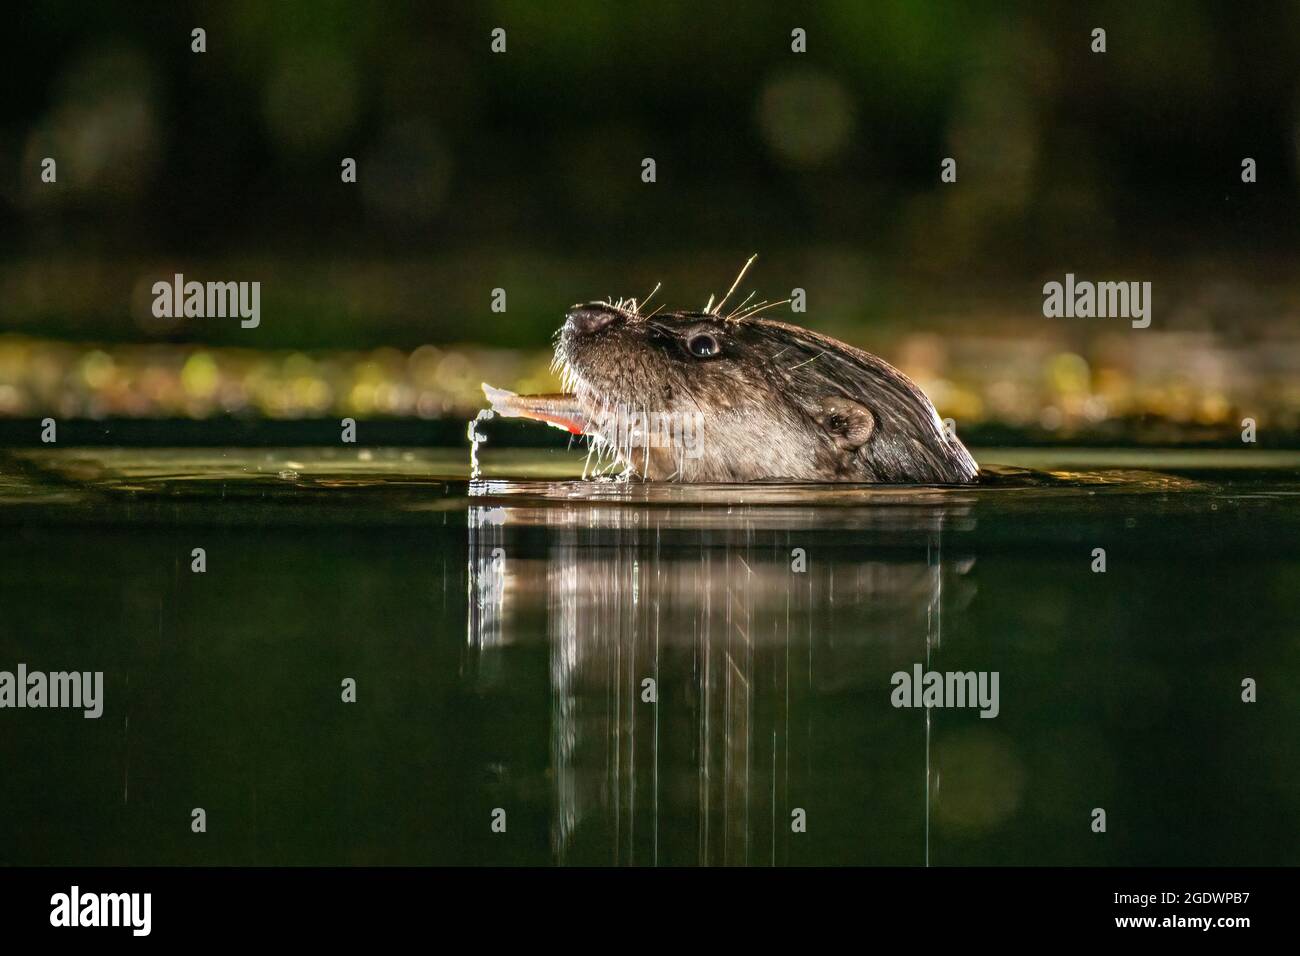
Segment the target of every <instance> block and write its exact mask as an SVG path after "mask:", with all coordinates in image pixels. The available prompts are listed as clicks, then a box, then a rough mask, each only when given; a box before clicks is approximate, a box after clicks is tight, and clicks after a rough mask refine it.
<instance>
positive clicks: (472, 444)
mask: <svg viewBox="0 0 1300 956" xmlns="http://www.w3.org/2000/svg"><path fill="white" fill-rule="evenodd" d="M495 415H496V412H494V411H493V410H492V409H490V408H485V409H483V410H482V411H480V412H479V413H478V414H477V415H475V416H474V418H473V419H472V420H471V421H470V423H469V425H468V426H467V427H466V428H465V436H466V437H467V438H468V439H469V477H470V480H471V481H473V480H474V479H475V478H478V477H479V474H480V470H481V469H480V468H479V463H478V446H479V445H481V444H483V443H484V442H486V441H487V436H486V435H484V434H482V433H480V432H479V430H478V426H479V425H480V424H481V423H483V422H485V421H487V420H488V419H489V418H492V417H493V416H495Z"/></svg>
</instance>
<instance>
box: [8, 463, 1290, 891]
mask: <svg viewBox="0 0 1300 956" xmlns="http://www.w3.org/2000/svg"><path fill="white" fill-rule="evenodd" d="M482 458H483V462H482V464H483V465H484V469H485V470H484V475H485V477H483V478H482V479H480V480H477V481H474V482H469V481H467V480H466V478H467V468H468V456H467V454H466V451H465V449H463V448H460V449H448V450H441V451H424V450H421V451H409V450H408V451H403V450H385V449H374V450H367V451H360V452H358V451H354V450H347V451H344V450H321V449H289V450H276V451H267V450H235V451H221V450H193V449H190V450H172V451H169V450H159V449H143V450H142V449H135V450H132V449H107V450H106V449H67V450H58V451H54V450H43V451H35V450H33V451H11V452H6V453H3V456H0V669H7V670H13V669H14V668H15V667H16V665H17V664H18V663H19V662H23V663H26V664H27V666H28V667H29V668H30V669H44V670H65V669H76V670H102V671H104V673H105V678H104V679H105V698H106V700H105V710H104V715H103V717H102V718H100V719H99V720H86V719H83V718H82V717H81V715H80V713H79V712H68V711H52V710H45V711H33V710H23V711H14V710H4V711H0V720H3V721H4V723H5V727H6V729H5V732H4V733H3V735H0V766H3V767H4V768H5V772H4V773H3V774H2V775H0V806H2V807H3V808H4V812H3V814H0V862H2V863H5V864H23V863H35V864H85V863H103V864H108V863H126V864H144V863H229V864H244V863H247V864H272V863H276V864H296V863H303V864H306V863H317V864H348V863H402V864H421V863H522V864H550V863H556V862H560V863H566V864H605V863H634V864H654V863H658V864H695V863H750V864H772V863H775V864H841V863H867V864H873V863H878V864H911V865H918V866H920V865H924V864H926V863H927V862H928V863H930V864H935V865H944V864H974V863H992V864H1012V863H1023V864H1069V865H1088V864H1138V865H1147V864H1152V865H1154V864H1233V863H1237V864H1245V863H1296V862H1300V849H1298V848H1300V840H1297V837H1300V751H1298V748H1297V740H1298V737H1297V733H1296V729H1297V727H1300V721H1298V720H1297V718H1298V717H1300V713H1298V710H1300V704H1298V703H1297V702H1298V701H1300V697H1298V696H1297V694H1296V691H1295V689H1296V687H1297V686H1298V685H1300V641H1298V640H1297V621H1298V620H1300V613H1298V612H1300V546H1298V545H1297V542H1298V541H1300V536H1298V535H1297V529H1298V528H1300V455H1296V454H1291V453H1281V452H1273V453H1270V452H1267V451H1255V450H1243V451H1236V452H1182V453H1152V452H1140V451H1135V452H1125V453H1108V454H1103V453H1099V452H1091V451H1087V450H1065V449H1044V450H1037V451H1034V452H1026V451H1014V450H1005V449H1004V450H984V451H982V452H980V453H979V458H980V460H981V461H984V462H991V461H992V462H1001V463H1004V464H1005V465H1006V466H1008V467H1006V468H1005V469H1003V470H1001V472H1000V473H999V475H998V476H996V477H995V479H994V480H993V481H992V482H990V483H989V484H988V485H987V486H983V487H977V488H969V489H967V488H962V489H909V488H871V487H862V486H818V487H796V486H784V485H751V486H743V487H722V488H720V487H688V486H670V487H665V486H645V485H635V484H634V485H626V484H618V483H614V482H597V483H593V482H580V481H574V480H572V475H573V474H575V473H577V472H580V469H581V464H582V456H581V455H579V454H576V453H575V454H568V455H556V454H546V453H534V452H530V453H525V452H520V451H515V452H509V451H503V450H501V449H496V448H494V447H492V446H489V447H488V448H487V449H486V450H485V453H484V454H483V455H482ZM1023 468H1033V469H1057V470H1056V471H1055V472H1054V473H1052V474H1045V473H1043V472H1041V471H1034V472H1026V471H1020V470H1017V469H1023ZM1062 469H1065V470H1062ZM195 548H203V549H204V551H205V555H206V567H207V570H206V572H204V573H201V574H199V573H194V572H193V571H192V570H191V564H192V561H193V557H192V553H193V549H195ZM1095 548H1104V549H1105V553H1106V571H1105V573H1094V571H1093V570H1092V565H1093V563H1094V560H1095V559H1094V557H1093V551H1094V549H1095ZM917 663H920V664H921V665H922V666H924V667H927V668H930V669H935V670H941V671H956V670H961V671H966V670H974V671H997V672H998V673H999V675H1000V677H999V679H1000V684H999V687H1000V694H999V712H998V715H997V716H996V717H995V718H992V719H982V718H981V717H980V716H979V713H978V711H977V710H974V709H965V710H958V709H942V710H938V709H936V710H930V711H926V710H924V709H907V708H895V707H894V706H892V705H891V702H890V696H891V691H892V687H891V676H892V675H893V674H894V673H895V672H898V671H908V672H910V671H911V669H912V667H913V665H915V664H917ZM345 678H352V679H354V680H355V681H356V687H357V700H356V702H355V703H344V702H343V701H342V700H341V694H342V691H341V682H342V681H343V680H344V679H345ZM1244 678H1253V679H1254V680H1256V681H1257V682H1258V701H1257V702H1255V703H1243V702H1242V700H1241V695H1242V680H1243V679H1244ZM647 680H651V681H653V682H654V684H653V696H654V698H655V702H653V703H652V702H648V701H647V700H645V699H644V698H645V697H646V696H649V694H650V687H649V685H647V684H646V683H645V682H646V681H647ZM196 807H201V808H203V809H204V810H205V811H206V815H207V832H206V833H204V834H201V835H200V834H195V833H192V832H191V811H192V810H193V809H194V808H196ZM498 808H500V809H502V810H504V811H505V822H506V831H505V832H504V833H494V832H493V830H492V827H491V825H492V821H493V812H494V810H496V809H498ZM1094 808H1103V809H1104V810H1105V811H1106V815H1107V817H1106V819H1107V829H1106V832H1105V833H1104V834H1098V833H1094V832H1092V829H1091V826H1090V825H1091V822H1092V813H1093V810H1094ZM798 811H802V814H799V812H798ZM799 818H802V819H803V820H804V821H805V822H806V829H805V831H804V832H794V830H793V824H794V822H795V820H796V819H799Z"/></svg>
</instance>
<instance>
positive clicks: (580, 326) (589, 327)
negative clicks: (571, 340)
mask: <svg viewBox="0 0 1300 956" xmlns="http://www.w3.org/2000/svg"><path fill="white" fill-rule="evenodd" d="M621 314H622V313H620V312H619V311H618V310H617V309H614V308H611V307H609V306H607V305H601V304H599V303H594V304H592V305H575V306H574V307H573V308H572V309H570V310H569V311H568V314H566V315H565V317H564V320H565V324H566V325H568V326H569V328H571V329H573V331H575V332H577V333H579V334H581V335H591V334H593V333H595V332H599V331H600V330H601V329H603V328H605V327H606V326H608V325H611V324H613V323H614V322H615V321H617V320H618V318H619V317H620V315H621Z"/></svg>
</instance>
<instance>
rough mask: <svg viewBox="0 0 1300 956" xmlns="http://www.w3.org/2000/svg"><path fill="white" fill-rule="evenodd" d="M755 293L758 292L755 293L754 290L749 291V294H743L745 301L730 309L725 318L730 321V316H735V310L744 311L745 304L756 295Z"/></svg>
mask: <svg viewBox="0 0 1300 956" xmlns="http://www.w3.org/2000/svg"><path fill="white" fill-rule="evenodd" d="M757 294H758V293H756V292H751V293H750V294H749V295H747V296H745V301H743V302H741V303H740V305H738V306H736V307H735V308H734V309H732V310H731V311H730V312H729V313H727V319H728V321H730V320H731V318H732V317H733V316H735V314H736V313H737V312H742V311H744V308H745V306H747V305H749V303H750V300H751V299H753V298H754V296H755V295H757ZM763 301H765V302H766V301H767V300H766V299H764V300H763Z"/></svg>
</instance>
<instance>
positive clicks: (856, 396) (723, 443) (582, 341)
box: [555, 302, 978, 483]
mask: <svg viewBox="0 0 1300 956" xmlns="http://www.w3.org/2000/svg"><path fill="white" fill-rule="evenodd" d="M555 365H556V368H557V370H558V371H559V373H560V376H561V379H562V380H563V382H564V385H565V388H566V390H567V391H568V392H569V393H570V394H571V396H572V400H573V404H574V407H575V409H576V410H577V413H578V416H577V417H579V418H580V419H581V421H582V426H581V430H582V431H583V432H584V433H586V434H588V435H590V436H591V437H592V439H593V442H594V443H595V445H596V447H597V448H598V449H599V450H603V451H606V452H608V453H609V455H610V457H611V458H612V459H615V460H617V461H618V463H619V464H620V465H622V466H623V467H625V468H627V469H629V470H630V471H632V472H633V473H635V474H638V475H640V476H642V477H644V478H648V479H655V480H668V479H673V480H681V481H753V480H760V479H789V480H801V481H874V482H926V483H957V482H968V481H972V480H974V478H975V477H976V475H977V473H978V467H977V466H976V464H975V461H974V460H973V459H972V458H971V456H970V453H969V452H968V451H967V450H966V448H965V447H964V446H963V445H962V444H961V442H960V441H958V440H957V438H956V436H952V435H949V434H947V433H946V432H945V429H944V427H943V424H942V422H941V421H940V420H939V416H938V414H937V413H936V412H935V409H934V406H933V405H932V404H931V403H930V400H929V399H928V398H926V396H925V395H924V393H922V392H921V390H920V389H919V388H917V387H916V385H914V384H913V383H912V382H911V381H910V380H909V379H908V378H907V377H906V376H905V375H903V373H902V372H899V371H898V370H897V369H895V368H893V367H892V366H890V365H888V364H887V363H885V362H884V361H882V360H881V359H879V358H877V357H875V356H874V355H871V354H869V353H867V352H864V351H862V350H860V349H856V348H853V347H852V346H849V345H846V344H844V343H842V342H838V341H836V340H834V339H831V338H829V337H826V336H823V335H818V334H817V333H814V332H810V331H808V330H806V329H802V328H799V327H797V326H793V325H787V324H785V323H781V322H775V321H771V320H768V319H764V318H759V317H757V316H755V315H753V314H742V315H740V316H739V317H736V316H734V315H733V316H731V317H723V316H721V315H719V314H718V313H717V312H708V311H706V312H656V313H653V314H650V315H642V314H640V312H639V310H638V309H637V308H636V304H635V303H632V307H631V308H625V307H623V306H622V305H621V304H619V305H615V304H611V303H608V302H593V303H587V304H584V305H577V306H574V307H573V308H572V309H570V310H569V312H568V314H567V316H566V318H565V322H564V325H563V326H562V327H561V329H560V330H559V332H558V334H557V339H556V347H555Z"/></svg>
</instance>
